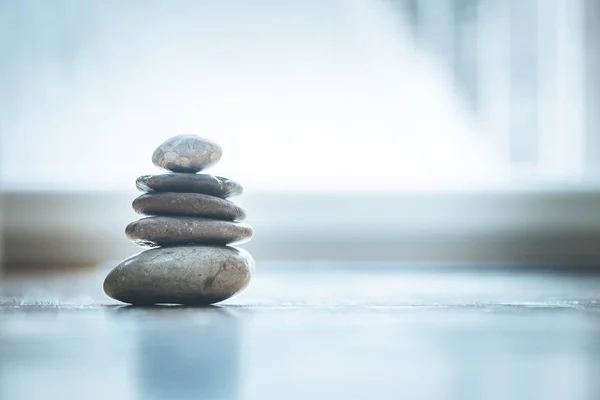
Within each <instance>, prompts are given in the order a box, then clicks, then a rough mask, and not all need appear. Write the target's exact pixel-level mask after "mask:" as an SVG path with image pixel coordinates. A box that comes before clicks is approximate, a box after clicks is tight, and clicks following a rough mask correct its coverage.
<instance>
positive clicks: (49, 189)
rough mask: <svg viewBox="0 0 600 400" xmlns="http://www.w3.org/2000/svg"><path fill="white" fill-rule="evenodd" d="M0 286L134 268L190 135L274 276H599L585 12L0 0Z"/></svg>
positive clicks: (539, 0) (355, 0)
mask: <svg viewBox="0 0 600 400" xmlns="http://www.w3.org/2000/svg"><path fill="white" fill-rule="evenodd" d="M0 54H1V61H0V130H1V143H0V144H1V149H0V151H1V164H0V173H1V200H0V202H1V203H2V204H1V205H2V208H1V210H2V211H1V212H0V220H1V225H2V227H3V233H2V234H3V243H4V244H3V249H2V251H1V252H0V254H1V255H2V258H3V265H4V270H5V272H7V271H8V272H11V271H20V270H24V269H27V268H36V269H39V268H42V269H48V270H51V269H53V268H61V267H66V266H83V265H94V264H97V263H101V262H106V261H109V260H117V259H120V258H123V257H126V256H129V255H131V254H133V253H134V252H137V251H138V249H137V248H136V246H134V245H133V244H131V243H129V242H128V240H127V239H126V238H125V235H124V228H125V225H126V224H127V223H128V222H130V221H131V220H134V219H136V215H135V214H134V213H133V211H132V210H131V206H130V203H131V201H132V200H133V199H134V198H135V197H136V196H137V195H138V193H137V192H136V190H135V184H134V182H135V179H136V178H137V177H138V176H139V175H143V174H151V173H155V172H157V170H156V168H155V167H154V166H153V165H152V163H151V154H152V151H153V150H154V149H155V148H156V147H157V146H158V145H159V144H160V143H161V142H162V141H164V140H165V139H166V138H168V137H170V136H172V135H175V134H181V133H195V134H199V135H201V136H205V137H207V138H210V139H212V140H214V141H216V142H218V143H220V144H221V145H222V146H223V148H224V156H223V159H222V161H221V163H220V164H219V165H217V166H216V167H214V168H213V169H211V170H209V171H208V172H209V173H214V174H216V175H221V176H225V177H229V178H232V179H234V180H236V181H238V182H240V183H242V184H243V185H244V187H245V193H244V195H243V196H241V197H240V198H238V199H236V201H239V202H240V203H241V204H242V205H243V206H244V207H245V208H246V209H247V211H248V215H249V218H248V222H249V223H250V224H252V225H253V227H254V228H255V231H256V235H255V238H254V239H253V241H252V242H250V243H248V245H246V246H244V247H245V248H247V249H248V250H250V251H251V252H252V253H253V254H254V256H255V258H256V259H257V261H258V262H260V261H261V260H267V259H293V260H304V259H320V260H334V259H336V260H337V259H343V260H404V261H410V260H426V261H429V260H433V261H453V262H454V261H457V262H471V261H489V262H502V263H512V262H527V263H542V262H543V263H552V264H553V265H557V266H561V267H567V266H572V265H574V264H575V263H586V264H596V263H598V261H600V1H597V0H371V1H361V0H327V1H322V0H306V1H278V0H254V1H241V0H229V1H192V0H189V1H188V0H178V1H166V0H165V1H158V0H145V1H141V0H139V1H134V0H130V1H117V0H103V1H76V0H53V1H45V0H0Z"/></svg>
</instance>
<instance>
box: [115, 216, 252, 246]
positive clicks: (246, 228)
mask: <svg viewBox="0 0 600 400" xmlns="http://www.w3.org/2000/svg"><path fill="white" fill-rule="evenodd" d="M125 234H126V235H127V237H128V238H129V239H131V240H132V241H133V242H134V243H136V244H138V245H139V246H142V247H156V246H172V245H184V244H219V245H225V244H236V243H244V242H246V241H248V240H250V238H251V237H252V234H253V231H252V228H251V227H250V225H248V224H245V223H243V222H230V221H219V220H214V219H204V218H198V217H147V218H142V219H140V220H137V221H134V222H132V223H130V224H129V225H127V227H126V228H125Z"/></svg>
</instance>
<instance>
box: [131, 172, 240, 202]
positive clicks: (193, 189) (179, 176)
mask: <svg viewBox="0 0 600 400" xmlns="http://www.w3.org/2000/svg"><path fill="white" fill-rule="evenodd" d="M135 186H136V187H137V188H138V189H139V190H141V191H142V192H184V193H202V194H208V195H210V196H216V197H221V198H227V197H232V196H239V195H241V194H242V192H243V191H244V188H243V187H242V185H240V184H239V183H237V182H234V181H232V180H231V179H227V178H223V177H220V176H214V175H209V174H186V173H181V172H173V173H170V174H160V175H144V176H140V177H139V178H138V179H137V180H136V181H135Z"/></svg>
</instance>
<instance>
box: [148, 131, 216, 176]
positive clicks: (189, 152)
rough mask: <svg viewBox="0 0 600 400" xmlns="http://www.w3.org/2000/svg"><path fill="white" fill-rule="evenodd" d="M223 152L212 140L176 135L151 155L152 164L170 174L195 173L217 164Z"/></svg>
mask: <svg viewBox="0 0 600 400" xmlns="http://www.w3.org/2000/svg"><path fill="white" fill-rule="evenodd" d="M222 155H223V150H222V149H221V146H219V145H218V144H217V143H215V142H213V141H212V140H208V139H205V138H202V137H200V136H196V135H177V136H173V137H172V138H170V139H167V140H166V141H165V142H163V144H161V145H160V146H158V148H157V149H156V150H154V154H152V162H153V163H154V165H156V166H157V167H159V168H162V169H165V170H167V171H172V172H189V173H196V172H198V171H201V170H203V169H205V168H209V167H212V166H213V165H215V164H216V163H218V162H219V160H220V159H221V156H222Z"/></svg>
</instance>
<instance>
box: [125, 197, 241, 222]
mask: <svg viewBox="0 0 600 400" xmlns="http://www.w3.org/2000/svg"><path fill="white" fill-rule="evenodd" d="M132 205H133V210H134V211H135V212H136V213H138V214H145V215H189V216H196V217H206V218H215V219H222V220H227V221H236V220H237V221H241V220H243V219H245V218H246V212H245V211H244V209H243V208H242V207H240V206H238V205H237V204H235V203H234V202H232V201H229V200H224V199H220V198H218V197H213V196H208V195H205V194H199V193H169V192H164V193H146V194H143V195H141V196H139V197H138V198H136V199H135V200H134V201H133V204H132Z"/></svg>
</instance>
